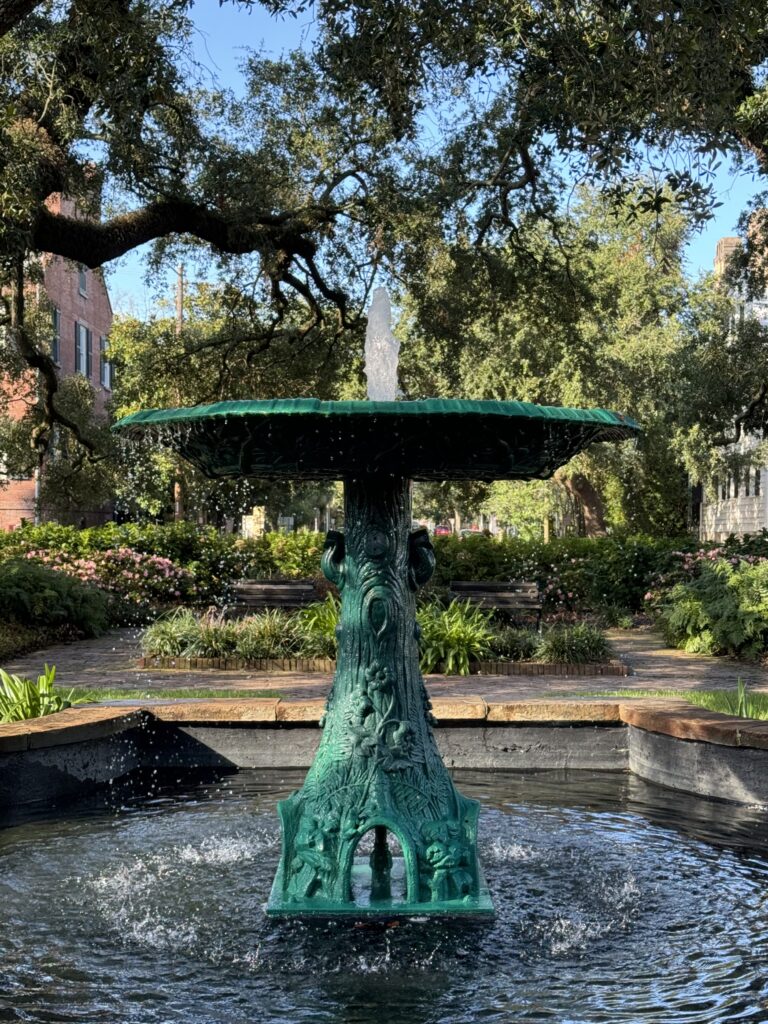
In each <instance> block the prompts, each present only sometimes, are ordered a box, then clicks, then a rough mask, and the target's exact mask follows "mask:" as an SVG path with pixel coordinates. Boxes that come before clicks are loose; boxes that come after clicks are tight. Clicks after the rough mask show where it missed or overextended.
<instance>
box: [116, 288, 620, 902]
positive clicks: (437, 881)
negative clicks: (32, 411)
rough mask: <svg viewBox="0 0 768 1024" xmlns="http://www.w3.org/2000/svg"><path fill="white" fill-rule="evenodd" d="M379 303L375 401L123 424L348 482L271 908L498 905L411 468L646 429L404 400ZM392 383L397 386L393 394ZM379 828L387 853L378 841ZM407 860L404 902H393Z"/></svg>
mask: <svg viewBox="0 0 768 1024" xmlns="http://www.w3.org/2000/svg"><path fill="white" fill-rule="evenodd" d="M377 291H378V290H377ZM377 303H378V309H377ZM382 307H385V308H384V309H383V317H382V315H380V314H381V313H382ZM373 312H374V314H375V315H374V316H372V317H371V318H370V320H369V332H368V339H367V342H366V354H367V357H368V366H369V367H374V368H375V367H376V366H377V364H378V366H379V369H380V372H379V373H378V374H377V373H376V371H375V369H374V370H372V371H371V373H370V374H369V381H370V379H371V377H373V386H371V385H370V384H369V395H372V397H373V398H374V400H372V401H367V402H366V401H347V402H329V401H319V400H315V399H293V400H279V401H237V402H219V403H217V404H215V405H207V406H196V407H194V408H185V409H159V410H148V411H144V412H137V413H134V414H133V415H131V416H127V417H126V418H125V419H123V420H121V421H120V422H119V423H117V424H116V425H115V429H116V430H117V431H119V432H120V433H121V434H123V435H127V436H128V437H132V436H138V435H146V434H149V435H151V436H152V437H153V438H154V439H155V440H159V441H160V442H161V443H164V444H166V445H169V446H170V447H172V448H174V449H175V450H176V451H177V452H179V453H180V454H181V455H182V456H184V457H185V458H187V459H189V461H190V462H192V463H193V464H194V465H195V466H197V467H198V468H199V469H201V470H202V471H203V472H204V473H205V474H206V475H207V476H209V477H212V478H224V477H241V476H245V477H248V476H250V477H261V478H273V479H274V478H290V479H297V478H301V479H331V480H337V479H343V481H344V495H345V516H344V533H340V532H337V531H331V532H330V533H329V534H328V536H327V539H326V542H325V549H324V552H323V556H322V569H323V572H324V574H325V576H326V577H327V578H328V579H329V580H330V581H331V582H332V583H334V584H335V585H336V586H337V587H338V589H339V592H340V593H341V620H340V624H339V627H338V630H337V634H338V654H337V663H336V664H337V667H336V674H335V677H334V680H333V684H332V687H331V690H330V694H329V696H328V701H327V705H326V711H325V714H324V716H323V719H322V720H321V726H322V729H323V734H322V738H321V741H320V746H319V749H318V751H317V755H316V757H315V760H314V763H313V764H312V767H311V768H310V769H309V772H308V773H307V776H306V780H305V782H304V785H303V786H302V788H301V789H300V790H298V791H296V792H295V793H293V794H292V795H291V796H290V797H289V798H288V799H287V800H284V801H282V803H280V805H279V808H278V810H279V814H280V819H281V823H282V836H283V838H282V856H281V859H280V864H279V867H278V871H277V875H276V877H275V881H274V885H273V888H272V894H271V897H270V900H269V904H268V907H267V913H268V914H270V915H273V916H275V917H281V916H302V917H312V916H316V917H337V916H343V917H352V918H356V919H360V918H363V917H367V916H371V915H372V916H377V917H393V916H396V915H398V916H399V915H406V916H429V915H440V916H451V917H455V916H475V917H483V916H489V915H492V914H493V905H492V902H491V898H490V895H489V893H488V890H487V888H486V886H485V882H484V878H483V873H482V869H481V867H480V863H479V861H478V856H477V821H478V813H479V804H478V803H477V801H475V800H470V799H467V798H466V797H464V796H462V795H461V794H460V793H459V792H458V790H457V789H456V787H455V786H454V784H453V781H452V779H451V777H450V775H449V773H448V771H447V769H446V768H445V766H444V765H443V762H442V759H441V757H440V754H439V752H438V749H437V746H436V743H435V739H434V735H433V732H432V725H433V723H434V719H433V717H432V714H431V705H430V701H429V696H428V694H427V690H426V687H425V685H424V681H423V679H422V676H421V673H420V671H419V649H418V644H419V636H418V626H417V624H416V592H417V591H418V589H419V588H420V587H422V586H423V585H424V584H425V583H426V582H427V581H428V580H429V578H430V576H431V575H432V571H433V569H434V564H435V559H434V553H433V550H432V545H431V543H430V540H429V535H428V533H427V531H426V530H425V529H418V530H412V528H411V526H412V519H411V494H410V488H411V481H412V480H461V479H468V478H471V479H475V480H493V479H506V480H513V479H516V480H529V479H532V478H540V479H544V478H547V477H549V476H551V475H552V473H553V472H554V471H555V470H556V469H557V468H558V467H559V466H561V465H563V464H564V463H565V462H567V461H568V460H569V459H570V458H571V457H572V456H574V455H575V454H577V453H578V452H580V451H581V450H582V449H584V448H585V447H587V446H588V445H590V444H592V443H593V442H597V441H620V440H624V439H626V438H630V437H633V436H635V435H636V434H637V432H638V426H637V424H636V423H634V422H633V421H632V420H629V419H626V418H625V417H623V416H621V415H619V414H617V413H613V412H608V411H606V410H603V409H566V408H560V407H547V406H538V405H531V404H527V403H522V402H494V401H463V400H437V399H433V400H428V401H416V402H412V401H396V400H392V399H394V393H393V381H394V380H395V379H396V365H395V362H394V360H393V359H392V358H389V357H388V353H389V354H390V355H391V348H392V342H393V339H392V337H391V331H389V326H388V315H387V314H388V300H386V299H385V298H382V296H381V295H380V294H379V295H378V296H377V297H375V299H374V310H373ZM377 312H378V314H379V315H376V314H377ZM387 377H389V382H388V384H387V380H386V378H387ZM382 378H384V379H383V381H382ZM382 390H383V391H384V393H386V392H387V390H388V391H389V394H390V395H391V398H390V399H388V400H381V398H380V395H381V393H382ZM376 399H378V400H376ZM369 833H372V836H373V844H372V850H371V852H370V854H369V855H367V856H361V855H360V854H359V853H357V850H358V845H359V844H360V841H361V839H362V838H363V836H366V835H367V834H369ZM388 833H391V834H392V835H393V836H394V837H396V839H397V841H398V843H399V846H400V849H401V851H402V858H401V860H400V862H399V863H393V857H392V854H391V852H390V847H389V843H388V840H387V835H388ZM396 873H399V874H402V875H403V876H404V883H405V898H404V899H401V900H396V899H393V892H392V879H393V875H394V874H396ZM353 891H355V892H360V891H365V892H366V893H367V894H368V899H367V900H365V901H364V902H362V901H360V902H358V901H357V900H355V899H354V898H353Z"/></svg>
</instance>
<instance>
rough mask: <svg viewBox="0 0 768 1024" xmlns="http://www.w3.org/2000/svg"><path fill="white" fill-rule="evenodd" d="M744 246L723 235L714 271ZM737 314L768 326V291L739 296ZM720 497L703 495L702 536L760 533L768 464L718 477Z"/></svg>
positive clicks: (766, 523)
mask: <svg viewBox="0 0 768 1024" xmlns="http://www.w3.org/2000/svg"><path fill="white" fill-rule="evenodd" d="M740 247H741V239H740V238H721V239H720V241H719V242H718V243H717V251H716V254H715V274H716V275H717V276H718V277H722V275H723V273H724V271H725V267H726V264H727V261H728V257H729V256H730V255H731V254H732V253H733V252H734V251H735V250H736V249H738V248H740ZM737 300H738V308H737V314H736V315H737V316H738V318H739V319H740V320H742V321H743V320H745V319H754V320H757V321H759V322H760V323H761V324H762V325H763V326H764V327H768V293H766V294H765V295H763V296H762V297H761V298H760V299H755V300H747V299H743V298H742V297H741V296H737ZM759 441H760V439H759V438H757V437H755V435H753V434H752V435H746V436H745V437H742V438H741V440H740V441H739V442H738V444H737V445H735V446H734V447H733V449H732V450H733V451H734V452H740V453H744V452H747V451H749V450H750V449H751V448H754V447H756V445H757V444H758V443H759ZM714 490H715V492H716V495H717V497H713V496H712V495H711V494H707V492H706V490H705V491H704V492H703V494H702V496H701V514H700V520H699V535H700V537H701V539H702V540H711V541H722V540H725V539H726V537H728V536H729V535H730V534H732V533H734V534H738V535H743V534H746V533H759V532H760V531H761V530H763V529H768V467H766V466H762V467H760V468H753V469H750V470H749V471H748V472H745V473H743V474H742V477H741V478H740V479H739V478H736V477H735V476H734V475H733V474H728V475H727V476H725V477H723V478H721V479H719V480H716V481H715V487H714Z"/></svg>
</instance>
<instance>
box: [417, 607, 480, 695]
mask: <svg viewBox="0 0 768 1024" xmlns="http://www.w3.org/2000/svg"><path fill="white" fill-rule="evenodd" d="M417 620H418V623H419V630H420V633H421V671H422V672H434V671H435V670H436V669H437V668H438V666H440V667H442V671H443V672H445V673H447V674H448V675H459V676H467V675H469V666H470V662H472V661H479V660H480V659H481V658H485V657H487V656H488V655H489V654H490V652H491V643H492V640H493V631H492V628H491V616H490V614H489V613H488V612H485V611H483V609H482V608H480V607H479V606H478V605H476V604H472V602H471V601H456V600H454V601H451V603H450V604H449V605H448V607H447V608H443V607H442V606H441V605H439V604H425V605H422V607H421V608H419V610H418V612H417Z"/></svg>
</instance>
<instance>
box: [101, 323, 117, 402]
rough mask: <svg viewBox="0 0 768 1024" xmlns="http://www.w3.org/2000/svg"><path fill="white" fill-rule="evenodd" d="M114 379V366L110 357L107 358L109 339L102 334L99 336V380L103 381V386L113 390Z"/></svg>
mask: <svg viewBox="0 0 768 1024" xmlns="http://www.w3.org/2000/svg"><path fill="white" fill-rule="evenodd" d="M113 379H114V368H113V366H112V363H111V362H110V361H109V359H107V339H106V337H105V336H104V335H103V334H102V336H101V337H100V338H99V380H100V381H101V386H102V387H103V388H109V389H110V390H111V389H112V381H113Z"/></svg>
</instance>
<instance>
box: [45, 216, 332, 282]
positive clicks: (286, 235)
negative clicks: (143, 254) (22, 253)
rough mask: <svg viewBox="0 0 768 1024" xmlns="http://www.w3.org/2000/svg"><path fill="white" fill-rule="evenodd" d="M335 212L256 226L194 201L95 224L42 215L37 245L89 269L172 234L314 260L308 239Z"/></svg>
mask: <svg viewBox="0 0 768 1024" xmlns="http://www.w3.org/2000/svg"><path fill="white" fill-rule="evenodd" d="M335 214H336V209H335V208H334V207H314V208H312V209H310V210H307V211H305V213H304V215H303V216H302V215H297V214H294V213H282V214H260V215H259V216H257V217H254V218H253V219H252V220H251V221H250V223H249V222H247V221H245V222H244V218H243V217H238V218H237V219H235V218H230V217H226V216H224V215H222V214H220V213H217V212H216V211H214V210H210V209H208V208H207V207H204V206H201V205H200V204H198V203H193V202H191V201H188V200H181V199H177V200H173V199H169V200H164V201H161V202H156V203H150V204H149V205H148V206H145V207H143V208H142V209H140V210H134V211H132V212H131V213H125V214H122V215H120V216H118V217H113V218H112V219H111V220H108V221H102V222H93V221H87V220H79V219H76V218H74V217H65V216H62V215H61V214H54V213H51V212H50V210H48V209H47V208H46V207H41V209H40V210H39V211H38V214H37V217H36V220H35V224H34V226H33V232H32V244H33V247H34V248H35V249H38V250H40V251H41V252H51V253H55V254H56V255H57V256H64V257H65V258H67V259H70V260H75V261H76V262H78V263H82V264H84V265H85V266H87V267H91V268H96V267H100V266H101V265H102V264H103V263H108V262H109V261H110V260H114V259H116V258H117V257H118V256H122V255H124V254H125V253H126V252H129V251H130V250H131V249H135V248H136V247H137V246H139V245H143V244H144V243H145V242H151V241H153V240H154V239H156V238H163V237H164V236H166V235H171V234H184V235H194V236H195V237H196V238H199V239H200V240H201V241H203V242H208V243H209V244H210V245H212V246H214V247H215V248H216V249H219V250H220V251H221V252H227V253H234V254H243V253H249V252H254V251H261V252H263V251H265V250H271V251H273V252H277V251H281V250H282V251H285V252H286V253H288V254H290V256H294V255H296V256H303V257H304V258H305V259H306V258H311V257H312V256H313V255H314V253H315V250H316V246H315V243H314V242H313V241H311V239H309V238H308V237H307V235H308V234H309V233H310V232H312V231H315V230H317V228H318V227H319V226H320V225H322V224H328V223H330V222H331V221H332V220H333V219H334V216H335Z"/></svg>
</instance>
